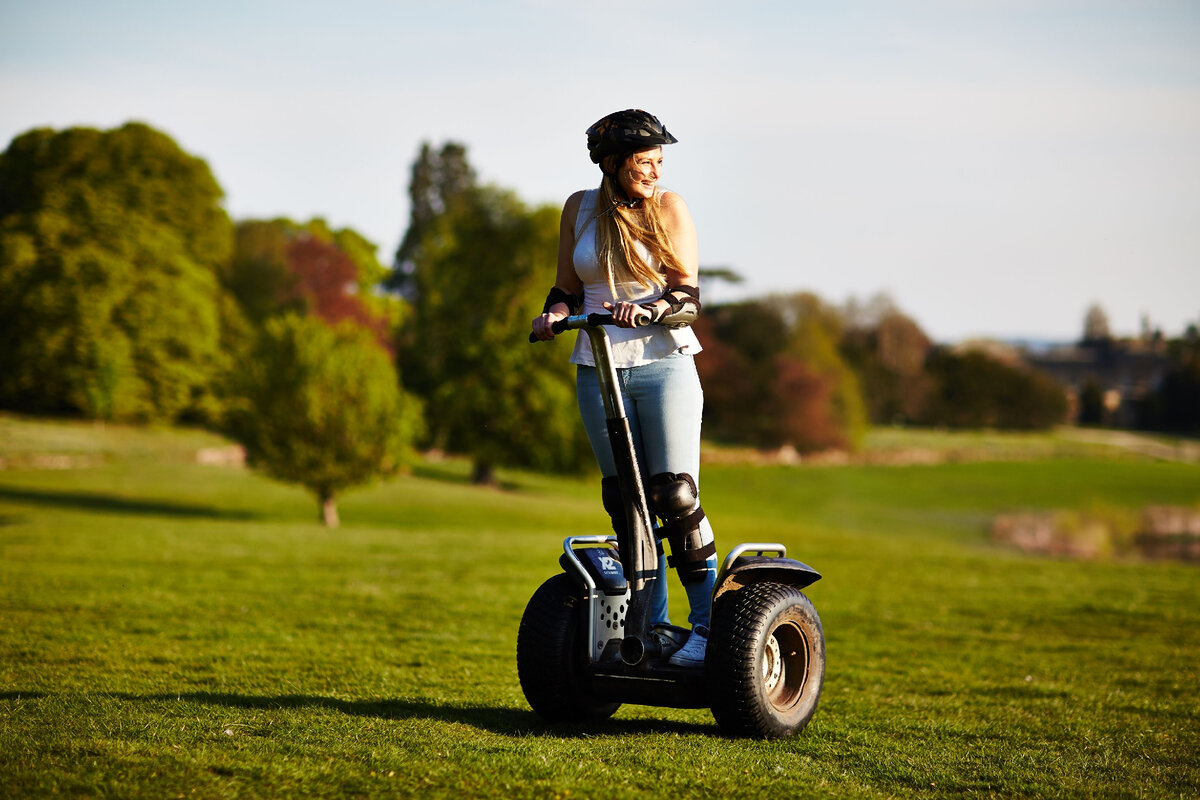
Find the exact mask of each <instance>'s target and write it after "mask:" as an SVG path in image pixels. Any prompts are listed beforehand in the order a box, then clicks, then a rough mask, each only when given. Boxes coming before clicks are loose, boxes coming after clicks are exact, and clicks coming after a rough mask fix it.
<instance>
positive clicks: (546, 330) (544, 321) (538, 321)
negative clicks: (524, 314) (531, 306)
mask: <svg viewBox="0 0 1200 800" xmlns="http://www.w3.org/2000/svg"><path fill="white" fill-rule="evenodd" d="M559 305H562V304H561V303H560V304H559ZM562 307H563V308H566V306H565V305H562ZM555 308H558V306H555ZM567 316H568V314H567V313H566V312H561V313H560V312H558V311H555V310H553V309H551V310H550V311H549V312H547V313H545V314H542V315H540V316H537V317H534V318H533V335H534V336H536V337H537V338H538V339H540V340H541V341H543V342H548V341H550V340H551V339H553V338H554V331H553V330H551V329H550V326H551V325H553V324H554V323H556V322H558V321H559V320H560V319H566V318H567Z"/></svg>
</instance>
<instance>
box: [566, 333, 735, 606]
mask: <svg viewBox="0 0 1200 800" xmlns="http://www.w3.org/2000/svg"><path fill="white" fill-rule="evenodd" d="M617 383H618V385H619V386H620V389H621V397H622V399H623V401H624V403H625V416H626V417H628V419H629V430H630V432H631V433H632V434H633V447H634V452H635V453H636V454H637V459H638V468H639V469H640V470H641V473H642V481H643V483H644V482H646V481H648V480H649V478H650V477H651V476H652V475H657V474H659V473H662V472H676V473H678V472H686V473H687V474H689V475H691V476H692V478H694V479H695V481H696V488H697V491H699V487H700V414H701V412H702V411H703V409H704V393H703V391H702V390H701V388H700V378H699V377H698V376H697V375H696V365H695V362H694V361H693V359H692V356H690V355H684V354H683V353H674V354H672V355H670V356H667V357H666V358H661V359H659V360H658V361H653V362H651V363H649V364H644V365H642V366H638V367H628V368H618V369H617ZM575 389H576V395H577V396H578V399H579V414H580V416H581V417H582V418H583V425H584V428H586V429H587V434H588V439H589V440H590V441H591V444H592V452H593V453H595V455H596V463H597V464H599V466H600V472H601V473H603V474H604V476H605V477H606V478H607V477H612V476H614V475H616V474H617V468H616V465H615V464H614V462H613V454H612V445H611V444H610V443H609V441H608V424H607V420H606V419H605V415H604V400H603V398H602V397H601V395H600V383H599V381H598V379H597V377H596V369H595V368H594V367H587V366H580V367H579V369H578V372H577V373H576V377H575ZM700 532H701V536H702V538H703V541H704V543H705V544H707V543H708V542H711V541H712V540H713V532H712V526H711V525H710V524H709V521H708V518H707V517H705V518H704V520H702V521H701V523H700ZM666 571H667V562H666V558H665V557H661V556H660V557H659V560H658V580H657V581H655V582H654V594H653V596H652V597H651V606H650V621H651V623H652V624H668V623H669V622H670V620H669V618H668V615H667V581H666ZM716 578H717V558H716V556H709V558H708V564H707V572H706V577H705V578H704V579H703V580H701V581H698V582H696V583H691V584H687V585H686V586H685V587H684V591H685V592H686V593H687V596H688V605H689V606H690V607H691V610H690V613H689V614H688V622H690V623H691V624H692V627H695V626H697V625H704V626H706V627H707V626H708V624H709V611H710V606H711V603H712V590H713V584H714V583H715V581H716Z"/></svg>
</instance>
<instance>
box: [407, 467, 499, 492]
mask: <svg viewBox="0 0 1200 800" xmlns="http://www.w3.org/2000/svg"><path fill="white" fill-rule="evenodd" d="M412 474H413V477H415V478H423V479H425V480H429V481H440V482H442V483H453V484H456V485H458V486H472V487H475V488H477V489H499V490H500V491H504V492H514V491H517V490H518V489H520V488H521V484H519V483H517V482H516V481H511V480H508V481H506V480H501V479H499V478H498V479H497V480H496V483H494V484H491V485H482V484H476V483H474V482H473V481H472V480H471V476H470V475H468V474H467V473H465V472H461V471H459V470H457V469H455V467H454V466H452V465H444V464H439V463H436V462H426V463H421V464H417V465H415V466H414V467H413V468H412Z"/></svg>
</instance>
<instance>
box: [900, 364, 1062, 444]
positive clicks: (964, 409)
mask: <svg viewBox="0 0 1200 800" xmlns="http://www.w3.org/2000/svg"><path fill="white" fill-rule="evenodd" d="M927 369H928V371H929V374H930V377H931V378H932V380H933V388H932V390H931V391H930V394H929V399H928V402H927V403H926V406H925V410H924V413H923V415H922V419H921V422H923V423H924V424H927V425H945V426H948V427H951V428H1003V429H1018V430H1036V429H1045V428H1049V427H1052V426H1054V425H1057V424H1059V423H1061V422H1062V421H1063V419H1064V418H1065V417H1066V413H1067V398H1066V394H1065V392H1064V391H1063V389H1062V387H1061V386H1060V385H1059V384H1058V383H1057V382H1055V381H1054V380H1053V379H1052V378H1050V377H1049V376H1048V375H1045V374H1044V373H1041V372H1037V371H1035V370H1032V369H1028V368H1025V367H1020V366H1013V365H1009V364H1005V363H1004V362H1002V361H998V360H996V359H994V358H992V357H991V356H988V355H987V354H985V353H982V352H979V351H970V352H966V353H955V352H953V351H951V350H949V349H945V348H940V349H935V350H934V351H932V352H931V353H930V356H929V361H928V364H927Z"/></svg>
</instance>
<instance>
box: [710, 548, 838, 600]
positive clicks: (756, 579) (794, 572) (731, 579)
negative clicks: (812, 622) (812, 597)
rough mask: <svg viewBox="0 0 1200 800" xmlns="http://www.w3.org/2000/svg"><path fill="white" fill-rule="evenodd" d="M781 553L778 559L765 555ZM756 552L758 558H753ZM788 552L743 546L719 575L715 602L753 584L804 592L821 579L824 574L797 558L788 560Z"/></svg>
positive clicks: (731, 555)
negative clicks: (765, 583)
mask: <svg viewBox="0 0 1200 800" xmlns="http://www.w3.org/2000/svg"><path fill="white" fill-rule="evenodd" d="M768 552H777V553H779V555H778V556H767V555H764V553H768ZM751 553H754V555H750V554H751ZM786 553H787V550H786V549H785V548H784V547H783V545H779V544H769V545H762V544H755V545H739V546H738V547H735V548H734V549H733V551H732V552H731V553H730V554H729V555H728V556H727V557H726V559H725V564H724V566H722V568H721V573H720V575H718V576H717V584H716V587H715V589H714V591H713V597H714V599H715V598H717V597H720V596H721V595H722V594H724V593H725V592H730V591H737V590H738V589H741V588H742V587H744V586H749V585H750V584H752V583H764V582H771V583H781V584H784V585H785V586H794V587H795V588H797V589H804V588H805V587H806V586H810V585H812V584H814V583H816V582H817V581H819V580H821V573H819V572H817V571H816V570H815V569H813V568H812V567H810V566H809V565H808V564H805V563H804V562H803V561H797V560H796V559H794V558H787V556H786Z"/></svg>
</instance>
